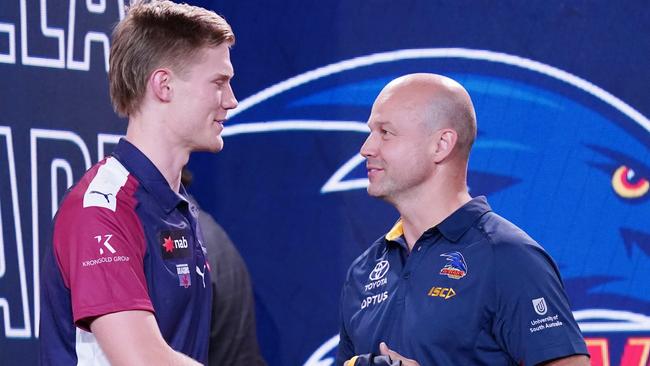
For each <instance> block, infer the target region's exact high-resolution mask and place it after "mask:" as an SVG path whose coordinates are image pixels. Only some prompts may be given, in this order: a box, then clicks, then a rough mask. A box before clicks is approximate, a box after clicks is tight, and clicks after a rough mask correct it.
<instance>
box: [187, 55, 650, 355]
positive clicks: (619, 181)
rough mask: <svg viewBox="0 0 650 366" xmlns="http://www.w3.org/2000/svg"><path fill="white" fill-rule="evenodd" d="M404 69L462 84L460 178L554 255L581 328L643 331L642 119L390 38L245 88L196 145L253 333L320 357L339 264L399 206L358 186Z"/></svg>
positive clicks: (648, 271)
mask: <svg viewBox="0 0 650 366" xmlns="http://www.w3.org/2000/svg"><path fill="white" fill-rule="evenodd" d="M412 72H433V73H438V74H444V75H447V76H450V77H452V78H454V79H456V80H458V81H459V82H460V83H461V84H463V85H464V86H465V88H467V90H468V91H469V93H470V95H471V96H472V99H473V101H474V105H475V107H476V111H477V116H478V139H477V142H476V144H475V146H474V149H473V151H472V155H471V157H470V163H469V170H470V171H469V177H468V180H469V182H468V183H469V186H470V192H471V194H472V195H473V196H477V195H487V196H488V198H489V201H490V204H491V206H492V207H493V208H494V210H495V211H496V212H498V213H500V214H502V215H503V216H505V217H507V218H508V219H509V220H511V221H513V222H514V223H515V224H517V225H518V226H520V227H522V228H523V229H524V230H526V231H527V232H528V233H530V234H531V236H532V237H533V238H535V239H536V240H537V241H538V242H539V243H540V244H541V245H542V246H543V247H544V248H545V249H546V250H547V251H548V252H549V253H550V254H551V256H552V257H553V258H554V259H555V261H556V262H557V263H558V266H559V268H560V271H561V273H562V276H563V280H564V285H565V287H566V289H567V292H568V295H569V298H570V301H571V305H572V308H573V309H574V310H575V311H574V315H575V317H576V319H577V320H578V322H579V324H580V326H581V329H582V330H583V332H585V334H586V335H589V334H588V333H589V332H610V331H615V332H619V333H624V332H626V331H635V332H639V331H642V332H650V311H648V309H650V281H648V280H647V279H648V278H650V232H649V231H648V225H647V218H648V217H649V216H650V202H649V201H648V197H649V194H648V190H649V187H650V183H649V180H650V169H649V167H650V149H649V147H650V133H649V131H650V122H649V121H648V119H647V118H646V117H645V116H643V115H641V114H640V113H638V112H637V111H636V110H634V109H633V108H632V107H630V106H629V105H627V104H625V103H624V102H623V101H621V100H619V99H618V98H616V97H615V96H613V95H611V94H609V93H608V92H606V91H605V90H602V89H600V88H598V87H597V86H595V85H593V84H591V83H589V82H588V81H586V80H583V79H580V78H579V77H577V76H574V75H571V74H568V73H566V72H564V71H562V70H559V69H556V68H553V67H551V66H548V65H544V64H540V63H538V62H535V61H533V60H527V59H522V58H520V57H516V56H512V55H506V54H501V53H494V52H489V51H480V50H468V49H417V50H399V51H394V52H387V53H381V54H374V55H368V56H364V57H359V58H357V59H351V60H346V61H342V62H339V63H336V64H332V65H328V66H324V67H322V68H320V69H316V70H313V71H310V72H307V73H305V74H302V75H299V76H296V77H294V78H292V79H289V80H286V81H284V82H282V83H279V84H277V85H274V86H271V87H269V88H268V89H265V90H262V91H260V92H259V93H257V94H255V95H253V96H251V97H249V98H247V99H245V100H243V101H242V102H241V103H240V105H239V107H238V108H237V110H236V111H235V113H234V114H232V115H231V118H230V123H229V124H228V125H227V127H226V129H225V130H224V136H225V137H226V150H225V151H224V153H223V154H219V155H218V156H217V157H212V156H208V155H198V156H196V157H194V158H193V160H192V163H191V165H194V164H196V166H197V169H195V171H197V175H200V177H199V178H198V179H197V180H196V183H195V190H198V191H202V192H201V196H205V197H210V196H212V197H213V198H214V199H213V202H206V204H205V205H204V206H206V208H207V210H208V211H211V212H212V213H214V214H215V215H217V217H218V218H219V219H220V220H221V222H222V223H223V225H224V226H225V227H226V228H228V231H229V233H230V234H231V236H232V237H233V239H234V242H235V243H237V245H238V247H239V248H240V250H241V251H242V254H244V256H245V257H246V258H248V259H249V263H248V265H249V268H250V271H251V274H252V276H253V280H254V282H255V283H256V284H257V287H256V288H257V294H256V295H257V297H258V307H259V308H258V314H259V316H258V317H259V323H260V329H261V334H260V338H263V339H266V340H271V341H266V344H267V346H268V342H277V340H279V339H282V340H283V342H285V343H286V344H290V345H301V346H300V347H298V348H295V347H293V346H292V347H289V348H291V351H287V352H286V353H285V356H278V357H285V358H284V359H280V360H269V362H271V363H273V364H298V363H303V362H305V361H304V360H308V362H307V363H306V364H308V365H322V366H327V365H331V362H332V360H331V355H332V353H333V352H334V349H333V348H334V347H335V345H336V336H334V337H333V335H334V334H336V333H337V331H338V326H339V319H338V312H337V309H338V299H339V291H340V289H341V285H342V282H343V280H344V279H345V273H346V271H347V268H348V267H349V265H350V263H351V262H352V261H353V260H354V258H356V257H357V256H358V255H359V254H360V253H361V252H362V251H363V250H364V249H365V248H366V247H367V246H368V245H369V244H370V243H372V242H373V241H374V240H375V239H376V238H377V237H378V236H380V235H381V234H382V233H385V232H386V231H387V230H388V228H390V227H391V225H392V223H393V222H394V220H395V219H396V213H395V211H394V210H393V209H392V208H391V207H390V206H388V205H386V204H384V203H383V202H380V201H377V200H374V199H372V198H369V197H368V195H367V194H366V192H365V187H366V186H367V179H366V178H367V176H366V170H365V166H364V160H363V158H362V157H361V156H360V155H359V154H358V151H359V148H360V146H361V144H362V143H363V140H364V139H365V137H366V135H367V133H368V130H367V127H366V120H367V118H368V115H369V112H370V108H371V105H372V103H373V101H374V99H375V97H376V96H377V94H378V93H379V91H380V90H381V89H382V87H383V86H384V85H386V83H388V82H389V81H390V80H392V79H394V78H395V77H398V76H401V75H404V74H406V73H412ZM198 167H200V168H198ZM206 167H210V169H206ZM208 171H215V172H222V173H216V174H213V175H209V174H207V173H202V172H208ZM214 187H219V189H218V190H216V192H215V189H214ZM210 203H211V204H210ZM221 213H223V214H221ZM252 228H254V229H252ZM377 259H378V260H379V258H377ZM277 263H282V265H281V266H279V265H277ZM465 270H466V268H465ZM296 274H300V275H296ZM278 284H282V285H281V286H278ZM287 319H298V320H299V321H293V322H292V321H287ZM326 340H327V341H326ZM324 342H325V343H324ZM321 345H322V346H321ZM319 346H321V347H320V348H319ZM278 348H283V349H284V348H285V347H280V345H278ZM317 348H318V350H317V351H316V352H314V349H317ZM287 355H288V356H287ZM328 362H329V363H328Z"/></svg>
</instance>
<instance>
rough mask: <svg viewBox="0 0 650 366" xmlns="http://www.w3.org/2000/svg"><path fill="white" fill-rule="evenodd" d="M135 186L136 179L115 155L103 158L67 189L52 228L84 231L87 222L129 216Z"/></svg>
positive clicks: (134, 203) (108, 222) (132, 210)
mask: <svg viewBox="0 0 650 366" xmlns="http://www.w3.org/2000/svg"><path fill="white" fill-rule="evenodd" d="M138 186H139V183H138V181H137V179H136V178H135V177H134V176H133V175H132V174H130V173H129V171H128V170H127V169H126V168H125V167H124V166H123V165H122V164H121V163H120V162H119V161H118V160H117V159H116V158H114V157H107V158H105V159H104V160H102V161H100V162H99V163H97V164H95V165H94V166H93V167H91V168H90V169H89V170H88V171H87V172H86V173H85V174H84V175H83V177H82V178H81V179H80V180H79V181H78V182H77V183H76V184H75V185H74V186H72V187H71V188H70V189H69V190H68V192H67V193H66V195H65V197H64V198H63V201H62V203H61V206H60V207H59V210H58V212H57V214H56V217H55V219H54V224H55V232H56V231H58V230H61V227H62V226H64V227H67V228H68V230H66V231H69V230H70V231H77V230H82V231H83V228H84V226H88V225H89V226H96V225H102V224H106V225H111V223H114V224H116V223H118V222H122V221H124V220H123V219H124V218H128V219H132V218H133V217H134V215H135V207H136V206H137V199H136V197H135V192H136V190H137V189H138ZM127 221H128V220H127Z"/></svg>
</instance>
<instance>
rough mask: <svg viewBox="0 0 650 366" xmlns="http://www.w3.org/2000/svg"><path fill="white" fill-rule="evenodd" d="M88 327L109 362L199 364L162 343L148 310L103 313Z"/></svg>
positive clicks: (171, 365)
mask: <svg viewBox="0 0 650 366" xmlns="http://www.w3.org/2000/svg"><path fill="white" fill-rule="evenodd" d="M90 328H91V330H92V332H93V334H94V335H95V338H96V339H97V342H98V343H99V346H100V347H101V349H102V351H103V352H104V354H105V355H106V358H107V359H108V360H109V362H110V363H111V365H114V366H121V365H124V366H128V365H169V366H186V365H193V366H195V365H200V363H198V362H197V361H195V360H193V359H192V358H190V357H188V356H186V355H184V354H182V353H179V352H176V351H175V350H173V349H172V348H171V347H170V346H169V345H168V344H167V342H165V340H164V339H163V337H162V335H161V334H160V330H159V329H158V325H157V324H156V320H155V317H154V316H153V314H151V313H149V312H146V311H123V312H119V313H113V314H107V315H103V316H101V317H99V318H97V319H95V320H94V321H93V322H92V323H91V325H90Z"/></svg>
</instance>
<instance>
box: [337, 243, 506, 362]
mask: <svg viewBox="0 0 650 366" xmlns="http://www.w3.org/2000/svg"><path fill="white" fill-rule="evenodd" d="M484 250H485V249H484V248H483V247H481V246H475V247H464V248H462V249H459V248H457V247H444V246H438V247H420V248H419V249H418V247H417V246H416V248H414V251H413V252H412V253H410V255H408V256H403V255H402V256H400V255H399V254H398V253H394V252H393V253H391V252H390V251H389V252H387V253H386V255H385V256H384V257H383V258H381V259H380V260H379V261H377V262H376V263H381V262H382V261H384V262H385V263H386V264H384V265H383V266H386V267H389V268H388V270H386V273H385V274H383V276H381V278H377V277H378V275H382V273H377V270H378V268H379V267H382V265H380V264H374V265H373V264H372V263H368V265H366V266H365V268H363V269H362V270H360V271H358V272H356V273H355V281H354V284H353V285H352V286H351V287H350V288H349V293H348V295H349V296H348V298H349V299H352V302H349V303H347V304H346V305H347V307H346V310H347V311H349V312H350V316H349V318H348V319H350V323H349V328H350V335H351V337H352V338H353V343H354V344H355V346H357V345H359V346H360V348H362V349H369V350H374V349H375V348H376V345H377V344H378V343H379V342H380V341H390V342H391V343H392V344H393V345H395V347H400V348H412V349H425V348H426V349H428V350H435V348H436V347H438V346H439V347H440V349H441V351H442V350H444V345H445V344H448V343H449V342H448V340H449V339H450V337H453V339H455V340H456V341H457V342H456V343H455V344H457V345H459V346H460V347H465V346H466V347H470V348H471V347H472V345H473V344H474V342H475V339H476V337H477V335H478V334H480V333H481V332H483V331H485V330H486V329H489V327H490V324H489V323H490V321H491V319H492V317H491V315H490V314H491V313H492V312H493V308H492V304H493V300H494V299H491V298H490V293H491V292H493V289H494V283H493V280H492V278H493V276H491V275H490V273H489V271H488V269H489V266H487V265H485V263H484V258H486V254H487V253H485V252H484ZM373 278H375V279H373ZM368 352H369V351H368Z"/></svg>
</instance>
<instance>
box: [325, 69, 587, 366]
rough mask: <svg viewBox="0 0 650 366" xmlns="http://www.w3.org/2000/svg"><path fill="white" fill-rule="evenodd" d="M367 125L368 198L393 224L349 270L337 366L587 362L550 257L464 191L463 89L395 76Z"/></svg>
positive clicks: (470, 115)
mask: <svg viewBox="0 0 650 366" xmlns="http://www.w3.org/2000/svg"><path fill="white" fill-rule="evenodd" d="M368 127H369V128H370V135H369V136H368V138H367V140H366V141H365V143H364V144H363V146H362V147H361V154H362V155H363V156H364V157H366V158H367V170H368V180H369V185H368V193H369V194H370V195H371V196H374V197H378V198H381V199H383V200H385V201H387V202H388V203H390V204H391V205H393V206H394V207H395V208H396V209H397V211H398V212H399V213H400V216H401V217H400V219H399V221H397V223H396V224H395V225H394V227H393V228H392V229H391V230H390V231H389V232H388V233H387V234H386V235H385V236H384V237H382V238H380V239H378V240H377V241H376V242H375V243H374V244H373V245H372V246H371V247H370V248H369V249H368V250H367V251H366V252H365V253H363V254H362V255H361V256H360V257H359V258H357V260H355V261H354V263H353V264H352V266H351V268H350V270H349V272H348V275H347V279H346V282H345V284H344V287H343V291H342V296H341V316H342V325H341V334H340V336H341V340H340V343H339V350H338V356H337V360H336V364H337V365H343V364H346V365H348V366H352V365H359V364H383V365H386V364H389V363H391V362H395V364H397V363H399V362H400V361H401V363H402V364H403V365H406V366H414V365H420V364H421V365H537V364H548V365H588V364H589V359H588V356H586V355H587V349H586V345H585V343H584V340H583V338H582V335H581V333H580V330H579V329H578V326H577V324H576V322H575V320H574V318H573V315H572V313H571V310H570V308H569V304H568V300H567V297H566V294H565V292H564V289H563V286H562V282H561V280H560V274H559V272H558V269H557V267H556V265H555V263H554V262H553V260H552V259H551V258H550V257H549V256H548V254H547V253H546V252H545V251H544V250H543V249H542V248H541V247H540V246H539V245H538V244H537V243H536V242H535V241H534V240H533V239H531V238H530V237H529V236H528V235H526V233H524V232H523V231H522V230H521V229H519V228H517V227H516V226H514V225H513V224H512V223H510V222H508V221H507V220H505V219H503V218H502V217H500V216H498V215H497V214H495V213H494V212H492V211H491V209H490V206H489V205H488V203H487V201H486V199H485V197H477V198H472V197H470V195H469V193H468V189H467V184H466V180H467V162H468V158H469V153H470V149H471V147H472V144H473V142H474V139H475V136H476V117H475V113H474V107H473V105H472V102H471V100H470V97H469V95H468V94H467V92H466V91H465V90H464V89H463V87H462V86H460V85H459V84H458V83H456V82H455V81H453V80H451V79H449V78H446V77H443V76H439V75H432V74H412V75H406V76H403V77H400V78H398V79H395V80H393V81H392V82H390V83H389V84H388V85H387V86H386V87H385V88H384V89H383V90H382V91H381V93H380V94H379V96H378V97H377V99H376V101H375V103H374V105H373V107H372V112H371V115H370V119H369V121H368ZM368 354H371V355H370V356H369V355H368ZM377 354H381V355H383V356H389V357H390V359H391V360H388V361H386V359H385V358H382V359H377V362H374V361H373V357H372V355H377ZM355 355H361V357H356V358H355ZM351 359H352V360H351ZM346 360H350V361H348V362H346ZM357 361H362V362H357ZM391 364H392V363H391Z"/></svg>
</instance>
